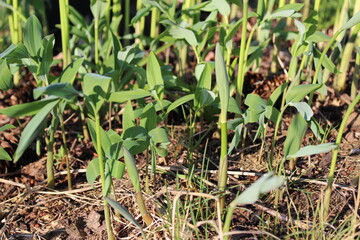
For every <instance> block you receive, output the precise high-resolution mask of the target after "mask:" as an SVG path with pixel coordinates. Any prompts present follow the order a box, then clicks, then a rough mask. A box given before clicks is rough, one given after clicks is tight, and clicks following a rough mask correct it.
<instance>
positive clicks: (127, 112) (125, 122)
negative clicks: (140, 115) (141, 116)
mask: <svg viewBox="0 0 360 240" xmlns="http://www.w3.org/2000/svg"><path fill="white" fill-rule="evenodd" d="M134 121H135V116H134V110H133V108H132V106H131V101H130V100H129V101H128V103H127V104H126V106H125V109H124V113H123V117H122V128H123V131H126V129H128V128H131V127H134V126H135V123H134Z"/></svg>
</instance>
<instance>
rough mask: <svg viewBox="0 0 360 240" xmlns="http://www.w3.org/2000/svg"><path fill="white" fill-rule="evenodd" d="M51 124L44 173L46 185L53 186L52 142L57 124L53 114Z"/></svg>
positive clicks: (52, 187)
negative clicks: (45, 174)
mask: <svg viewBox="0 0 360 240" xmlns="http://www.w3.org/2000/svg"><path fill="white" fill-rule="evenodd" d="M51 115H52V118H51V124H50V127H49V136H50V139H49V142H48V145H47V156H46V157H47V158H46V173H47V187H48V188H51V189H54V188H55V177H54V169H53V167H54V142H55V136H54V135H55V128H56V125H57V119H56V117H55V116H54V114H51Z"/></svg>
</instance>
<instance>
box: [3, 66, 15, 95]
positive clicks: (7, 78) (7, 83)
mask: <svg viewBox="0 0 360 240" xmlns="http://www.w3.org/2000/svg"><path fill="white" fill-rule="evenodd" d="M13 86H14V84H13V79H12V74H11V72H10V69H9V67H8V65H7V63H6V60H2V61H1V63H0V90H9V89H11V88H12V87H13Z"/></svg>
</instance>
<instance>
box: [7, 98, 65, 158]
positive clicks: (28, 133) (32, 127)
mask: <svg viewBox="0 0 360 240" xmlns="http://www.w3.org/2000/svg"><path fill="white" fill-rule="evenodd" d="M58 103H59V100H56V101H52V102H50V103H48V104H47V105H45V106H44V107H43V108H42V109H41V110H40V111H39V112H38V113H37V114H36V115H35V116H34V117H33V118H32V119H31V121H30V122H29V123H28V124H27V125H26V127H25V129H24V130H23V132H22V134H21V138H20V141H19V144H18V147H17V148H16V151H15V153H14V156H13V158H14V162H15V163H16V162H17V161H18V160H19V159H20V157H21V156H22V155H23V153H24V152H25V150H26V149H27V148H28V146H29V145H30V144H31V143H32V141H33V140H34V139H35V138H36V137H37V135H38V134H39V133H40V132H41V131H42V130H43V127H44V123H45V122H46V117H47V116H48V114H49V113H50V111H51V110H52V109H53V108H54V107H55V106H56V105H57V104H58Z"/></svg>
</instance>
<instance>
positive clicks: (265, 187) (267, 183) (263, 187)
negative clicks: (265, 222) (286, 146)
mask: <svg viewBox="0 0 360 240" xmlns="http://www.w3.org/2000/svg"><path fill="white" fill-rule="evenodd" d="M284 182H285V179H284V177H279V176H274V173H272V172H270V173H267V174H264V175H263V176H262V177H261V178H259V179H258V180H257V181H256V182H255V183H253V184H252V185H251V186H250V187H248V188H247V189H245V191H244V192H242V193H241V194H240V195H239V196H238V197H237V198H235V200H234V201H233V202H232V203H231V205H232V206H237V205H246V204H252V203H254V202H256V201H257V200H258V199H259V197H260V194H262V193H266V192H269V191H271V190H273V189H277V188H279V187H281V186H282V185H283V184H284Z"/></svg>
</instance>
